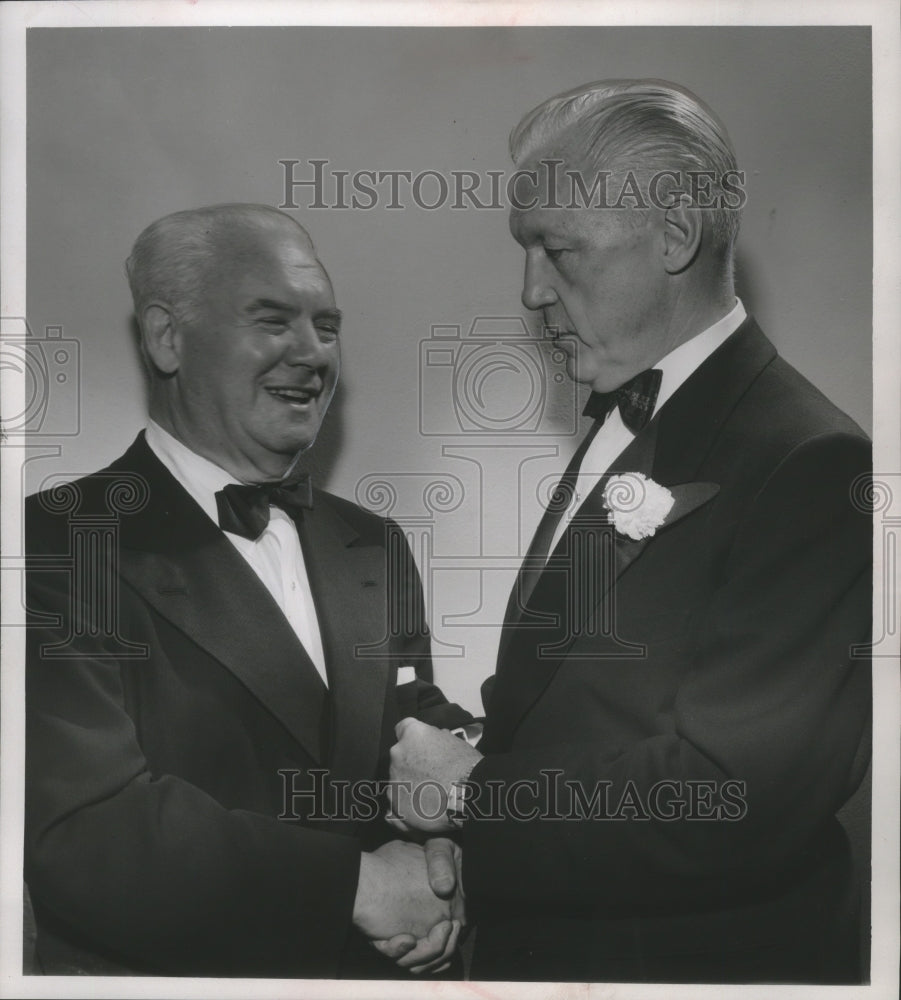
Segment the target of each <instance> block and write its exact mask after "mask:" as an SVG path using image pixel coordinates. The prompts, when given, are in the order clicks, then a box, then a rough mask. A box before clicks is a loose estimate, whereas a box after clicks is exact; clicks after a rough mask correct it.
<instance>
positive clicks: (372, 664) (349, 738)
mask: <svg viewBox="0 0 901 1000" xmlns="http://www.w3.org/2000/svg"><path fill="white" fill-rule="evenodd" d="M301 541H302V544H303V550H304V559H305V561H306V564H307V573H308V575H309V577H310V585H311V588H312V591H313V595H314V600H315V603H316V611H317V617H318V619H319V628H320V632H321V634H322V641H323V646H324V648H325V654H326V657H325V658H326V663H327V664H328V678H329V688H330V690H331V695H332V698H331V703H332V726H331V740H330V743H331V746H330V751H329V756H328V762H329V768H330V772H331V775H332V777H334V778H341V777H345V778H355V777H360V776H362V775H372V776H374V775H375V770H376V764H377V761H378V757H379V749H380V745H381V736H382V717H383V715H384V710H385V698H386V694H387V688H388V680H389V669H390V665H389V662H388V660H387V659H386V658H385V657H384V656H382V657H381V658H375V657H366V656H365V653H364V654H363V655H360V653H359V652H358V650H361V649H362V648H363V647H367V646H369V647H371V646H372V645H373V643H374V642H376V641H378V640H380V639H383V638H385V635H386V633H387V628H388V621H389V615H388V613H387V611H388V604H387V602H388V594H387V586H388V581H387V580H386V561H387V552H386V549H385V548H383V547H382V546H381V545H373V544H364V543H363V542H362V541H361V539H360V538H359V536H358V534H357V532H356V531H355V530H354V529H353V528H352V527H351V526H350V525H348V523H347V522H346V521H345V520H344V519H343V518H342V517H341V516H340V514H339V513H338V512H337V511H336V510H335V509H334V507H333V506H332V505H331V504H330V503H329V501H328V497H326V496H324V495H323V494H321V493H319V492H318V491H317V493H316V498H315V504H314V507H313V510H311V511H308V512H305V513H304V518H303V522H302V527H301Z"/></svg>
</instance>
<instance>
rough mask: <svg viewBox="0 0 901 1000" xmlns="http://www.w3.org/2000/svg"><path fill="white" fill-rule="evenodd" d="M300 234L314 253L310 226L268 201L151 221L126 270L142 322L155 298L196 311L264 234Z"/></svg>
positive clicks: (184, 312)
mask: <svg viewBox="0 0 901 1000" xmlns="http://www.w3.org/2000/svg"><path fill="white" fill-rule="evenodd" d="M282 234H284V235H286V236H289V237H290V238H292V239H293V240H294V241H297V240H298V239H300V241H301V242H302V243H305V244H306V245H307V246H308V248H309V251H310V255H311V256H312V257H315V250H314V248H313V242H312V240H311V239H310V237H309V234H308V233H307V231H306V230H305V229H304V228H303V227H302V226H301V225H300V224H299V223H297V222H295V221H294V219H292V218H291V216H289V215H286V214H285V213H284V212H280V211H278V209H275V208H270V207H269V206H268V205H254V204H224V205H209V206H206V207H204V208H192V209H189V210H187V211H184V212H173V213H172V214H171V215H165V216H163V218H161V219H157V220H156V222H152V223H151V224H150V225H149V226H148V227H147V228H146V229H145V230H144V231H143V232H142V233H141V235H140V236H138V238H137V240H135V244H134V247H133V248H132V251H131V255H130V256H129V258H128V260H127V261H126V262H125V271H126V274H127V275H128V283H129V286H130V288H131V295H132V299H133V301H134V307H135V314H136V316H137V317H138V322H139V323H140V322H141V317H142V315H143V312H144V310H145V308H146V307H147V306H148V305H149V304H150V303H151V302H164V303H166V304H167V305H169V306H170V307H171V308H172V309H173V311H174V312H175V313H176V315H178V316H179V317H180V318H181V319H189V318H191V316H192V315H193V313H194V312H195V310H196V308H197V305H198V302H199V300H200V297H201V295H202V292H203V289H204V287H205V286H206V284H207V283H208V282H209V280H210V278H211V277H212V276H214V275H218V274H219V273H220V272H221V268H222V266H223V263H224V261H225V259H227V260H228V262H229V266H233V265H234V264H235V263H238V262H240V261H241V259H242V258H243V259H249V258H251V257H252V256H253V255H254V253H255V248H256V246H258V245H259V242H260V240H261V239H264V240H266V242H275V241H277V240H278V239H279V237H280V236H281V235H282Z"/></svg>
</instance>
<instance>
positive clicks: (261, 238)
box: [216, 220, 331, 291]
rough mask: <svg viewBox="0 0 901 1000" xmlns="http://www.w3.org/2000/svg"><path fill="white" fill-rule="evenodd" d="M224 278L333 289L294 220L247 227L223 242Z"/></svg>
mask: <svg viewBox="0 0 901 1000" xmlns="http://www.w3.org/2000/svg"><path fill="white" fill-rule="evenodd" d="M216 257H217V265H218V268H217V269H218V270H219V273H220V274H221V275H222V276H223V278H225V279H227V280H231V281H234V282H240V281H241V280H242V279H244V278H246V277H248V276H253V277H257V278H259V277H267V278H269V279H271V280H272V281H278V280H282V281H287V282H289V283H290V284H292V285H297V284H307V285H316V286H322V287H323V288H328V290H329V291H330V290H331V282H330V281H329V277H328V274H327V273H326V270H325V268H324V267H323V266H322V264H321V263H320V261H319V258H318V257H317V256H316V250H315V248H314V246H313V242H312V240H311V239H310V237H309V236H308V235H307V233H306V232H305V231H304V230H303V229H301V228H300V227H299V226H296V225H295V224H294V223H293V222H291V221H290V220H286V221H285V222H284V223H277V224H276V225H268V224H267V225H259V226H244V227H242V228H241V229H239V230H236V231H235V232H233V233H229V234H228V236H227V238H226V239H223V240H222V241H221V243H220V246H219V248H218V251H217V255H216Z"/></svg>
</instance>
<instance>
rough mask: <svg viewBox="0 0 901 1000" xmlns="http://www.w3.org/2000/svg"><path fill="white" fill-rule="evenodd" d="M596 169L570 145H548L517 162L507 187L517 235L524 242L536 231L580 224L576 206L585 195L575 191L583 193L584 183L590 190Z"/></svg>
mask: <svg viewBox="0 0 901 1000" xmlns="http://www.w3.org/2000/svg"><path fill="white" fill-rule="evenodd" d="M596 173H597V171H596V170H591V171H590V172H589V170H588V169H587V168H585V167H584V166H582V165H581V162H580V158H579V157H578V156H577V154H576V153H575V152H574V150H573V149H572V148H571V147H569V146H566V145H552V146H549V147H545V148H544V149H542V150H540V151H539V152H537V153H535V154H534V155H532V156H529V157H528V158H526V159H524V160H521V161H520V162H519V163H517V164H516V167H515V170H514V173H513V175H512V176H511V178H510V183H509V184H508V189H507V194H508V199H509V203H510V215H509V225H510V232H511V233H512V235H513V237H514V239H516V240H518V241H519V242H522V241H523V238H526V237H528V236H530V235H533V234H534V232H536V231H541V232H546V231H549V230H554V231H556V230H558V229H560V228H563V229H570V228H572V227H573V226H574V225H577V224H578V222H579V219H578V216H577V213H576V211H575V210H574V209H575V208H576V207H578V206H580V205H581V204H582V203H583V202H584V201H585V199H578V198H576V199H575V200H574V193H575V194H578V193H579V191H580V187H581V184H584V185H585V186H586V189H587V190H589V191H590V190H591V188H592V185H593V183H594V182H595V175H596ZM580 182H581V183H580Z"/></svg>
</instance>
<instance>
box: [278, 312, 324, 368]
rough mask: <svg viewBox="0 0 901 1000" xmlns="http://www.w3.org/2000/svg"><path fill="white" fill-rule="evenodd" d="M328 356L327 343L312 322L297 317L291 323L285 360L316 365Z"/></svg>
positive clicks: (296, 363) (298, 363)
mask: <svg viewBox="0 0 901 1000" xmlns="http://www.w3.org/2000/svg"><path fill="white" fill-rule="evenodd" d="M328 356H329V355H328V344H327V343H326V342H325V341H324V340H323V339H322V336H321V335H320V332H319V330H318V329H317V328H316V326H315V325H314V324H313V323H312V322H310V321H309V320H306V319H298V320H297V321H296V322H294V323H292V324H291V328H290V330H289V333H288V339H287V344H286V347H285V361H286V362H287V363H288V364H289V365H309V366H311V367H317V366H318V365H321V364H323V363H324V362H325V361H326V359H327V358H328Z"/></svg>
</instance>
